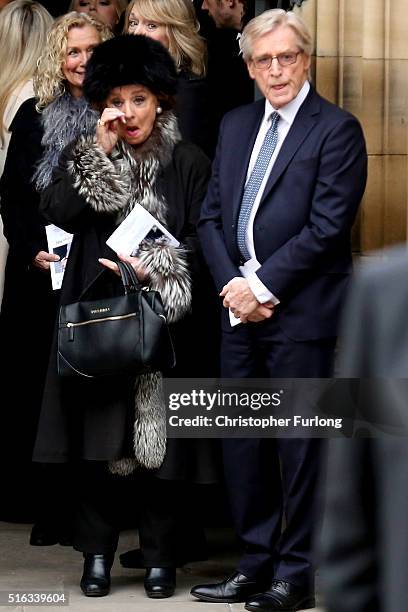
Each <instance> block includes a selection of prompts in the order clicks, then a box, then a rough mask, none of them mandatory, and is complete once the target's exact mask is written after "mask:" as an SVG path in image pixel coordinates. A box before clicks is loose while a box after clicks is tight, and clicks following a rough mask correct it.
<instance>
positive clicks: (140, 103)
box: [96, 85, 159, 282]
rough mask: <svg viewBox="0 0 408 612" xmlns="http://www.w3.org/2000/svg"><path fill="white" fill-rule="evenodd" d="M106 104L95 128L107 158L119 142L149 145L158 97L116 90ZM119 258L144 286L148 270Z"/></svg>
mask: <svg viewBox="0 0 408 612" xmlns="http://www.w3.org/2000/svg"><path fill="white" fill-rule="evenodd" d="M106 104H107V106H106V108H105V109H104V111H103V113H102V115H101V118H100V121H99V122H98V125H97V128H96V139H97V142H98V145H99V146H100V148H101V149H102V150H103V151H104V152H105V153H106V155H110V154H111V153H112V151H113V149H114V148H115V146H116V144H117V142H118V140H119V139H123V140H125V141H126V142H127V143H128V144H130V145H132V146H133V147H138V146H140V145H141V144H143V143H144V142H146V140H147V139H148V138H149V136H150V134H151V133H152V130H153V127H154V123H155V119H156V112H157V107H158V106H159V103H158V100H157V98H156V96H155V95H154V94H153V93H152V92H151V91H150V90H149V89H147V88H146V87H143V86H141V85H125V86H123V87H116V88H114V89H113V90H112V91H111V92H110V94H109V96H108V99H107V101H106ZM118 256H119V259H120V260H122V261H127V262H129V263H130V264H131V265H132V266H133V268H134V270H135V272H136V275H137V277H138V279H139V280H140V281H141V282H143V281H145V280H146V279H147V273H146V270H145V269H144V268H143V267H142V266H141V265H140V259H139V258H138V257H132V256H130V255H123V254H118ZM99 262H100V263H101V264H102V265H103V266H105V267H106V268H108V269H109V270H112V271H113V272H116V274H119V270H118V266H117V264H116V263H115V262H114V261H111V260H110V259H104V258H102V259H99Z"/></svg>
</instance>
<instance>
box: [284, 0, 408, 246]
mask: <svg viewBox="0 0 408 612" xmlns="http://www.w3.org/2000/svg"><path fill="white" fill-rule="evenodd" d="M295 11H297V12H298V13H299V14H300V15H301V16H302V17H303V18H304V19H305V21H306V22H307V23H308V25H309V27H310V28H311V30H312V32H313V33H314V37H315V41H316V58H315V66H314V81H315V84H316V87H317V89H318V91H319V92H320V93H321V94H322V95H324V96H326V97H327V98H329V99H330V100H332V101H333V102H335V103H337V104H339V105H340V106H342V107H344V108H346V109H347V110H349V111H350V112H352V113H353V114H355V115H356V116H357V117H358V118H359V119H360V121H361V123H362V125H363V129H364V132H365V135H366V139H367V147H368V152H369V181H368V187H367V191H366V195H365V197H364V201H363V205H362V209H361V214H360V217H359V220H358V222H357V223H356V227H355V231H354V241H353V242H354V248H355V250H356V251H357V252H360V253H362V254H365V253H367V252H370V251H372V250H373V249H380V248H383V247H384V246H387V245H390V244H394V243H397V242H403V241H406V240H407V222H408V221H407V219H408V217H407V207H408V181H407V176H408V174H407V164H408V156H407V153H408V130H407V122H408V1H407V0H305V2H304V4H303V5H302V7H301V8H295Z"/></svg>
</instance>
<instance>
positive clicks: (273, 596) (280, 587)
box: [245, 580, 316, 612]
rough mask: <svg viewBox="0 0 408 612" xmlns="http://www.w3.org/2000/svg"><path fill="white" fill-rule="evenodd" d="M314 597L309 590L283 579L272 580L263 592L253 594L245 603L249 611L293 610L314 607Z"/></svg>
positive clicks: (282, 611) (272, 611)
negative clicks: (267, 588)
mask: <svg viewBox="0 0 408 612" xmlns="http://www.w3.org/2000/svg"><path fill="white" fill-rule="evenodd" d="M315 605H316V604H315V598H314V595H313V594H312V593H310V591H307V590H306V589H302V588H300V587H296V586H294V585H293V584H290V583H289V582H285V581H284V580H274V581H273V582H272V585H271V588H270V589H269V590H268V591H266V592H265V593H260V594H259V595H255V597H253V598H252V599H250V600H248V601H247V602H246V604H245V610H250V611H251V612H264V611H265V612H294V611H295V610H308V609H309V608H314V607H315Z"/></svg>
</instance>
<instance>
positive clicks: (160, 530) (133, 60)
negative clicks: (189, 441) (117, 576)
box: [35, 36, 214, 598]
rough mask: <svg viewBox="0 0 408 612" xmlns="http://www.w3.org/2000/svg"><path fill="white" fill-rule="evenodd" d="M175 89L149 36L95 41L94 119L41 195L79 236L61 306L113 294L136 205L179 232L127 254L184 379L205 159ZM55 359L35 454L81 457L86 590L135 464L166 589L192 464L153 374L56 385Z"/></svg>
mask: <svg viewBox="0 0 408 612" xmlns="http://www.w3.org/2000/svg"><path fill="white" fill-rule="evenodd" d="M176 86H177V73H176V69H175V66H174V63H173V60H172V59H171V57H170V55H169V54H168V52H167V51H166V49H165V48H164V47H163V46H162V45H161V44H159V43H158V42H156V41H154V40H151V39H149V38H147V37H144V36H122V37H118V38H116V39H112V40H110V41H107V42H105V43H103V44H102V45H100V46H99V47H98V48H97V49H95V51H94V53H93V56H92V58H91V60H90V61H89V63H88V65H87V72H86V78H85V82H84V92H85V95H86V97H87V98H88V100H89V101H90V102H91V103H92V104H93V105H94V106H95V107H96V108H97V109H98V110H99V112H100V113H101V117H100V120H99V122H98V126H97V128H96V132H95V134H94V136H92V137H82V138H80V139H79V140H77V141H76V142H75V143H73V145H72V146H70V147H68V148H67V149H66V150H65V151H64V152H63V154H62V157H61V159H60V163H59V167H58V169H57V170H56V171H55V172H54V176H53V182H52V184H51V185H50V187H48V189H46V191H45V192H44V194H43V198H42V211H43V213H44V215H45V217H46V218H47V219H48V221H49V222H52V223H55V224H56V225H58V226H59V227H62V228H63V229H65V230H67V231H69V232H72V233H75V237H74V241H73V243H72V247H71V251H70V256H69V259H68V263H67V267H66V272H65V277H64V283H63V286H62V290H61V293H62V297H61V301H62V303H63V304H67V303H71V302H73V301H77V300H78V299H79V298H80V296H81V294H82V293H83V292H84V291H85V289H87V287H89V286H92V287H94V290H95V294H97V293H96V292H97V291H98V287H97V286H96V285H99V290H100V289H101V288H102V290H103V292H104V294H106V293H107V292H108V291H109V290H112V291H118V287H119V286H120V280H119V278H118V277H117V275H116V274H115V273H114V271H115V270H116V269H117V266H116V263H115V259H116V255H115V254H114V253H113V251H111V250H110V248H109V247H108V246H107V245H106V239H107V238H108V237H109V235H110V234H111V233H112V232H113V231H114V229H115V227H117V225H118V224H119V223H120V221H121V220H122V219H123V218H124V217H125V216H126V215H127V214H128V213H129V212H130V211H131V210H132V208H133V207H134V205H135V204H136V203H138V204H140V205H141V206H143V207H144V208H146V209H147V210H148V211H149V212H150V213H151V214H153V215H154V216H155V217H156V218H157V219H158V220H159V221H160V222H161V223H163V224H164V225H165V226H166V227H167V228H168V230H169V231H170V232H171V233H172V234H173V235H174V236H175V237H176V238H177V240H178V241H179V242H180V246H179V247H174V246H169V245H167V244H163V243H157V242H154V241H145V242H144V243H142V247H141V250H140V253H139V255H138V257H127V258H124V259H127V260H128V261H130V262H131V263H132V265H133V266H134V268H135V270H136V273H137V275H138V277H139V279H140V281H141V282H142V283H148V284H149V286H150V287H151V288H152V289H156V290H158V291H160V293H161V297H162V300H163V303H164V306H165V309H166V312H167V319H168V321H169V322H170V323H171V324H173V327H174V331H175V333H174V337H175V344H176V357H177V360H178V368H179V369H178V370H177V371H176V374H178V375H179V376H188V375H193V374H192V371H191V370H190V371H188V370H187V369H186V368H185V364H186V363H188V362H191V361H192V359H191V358H192V355H191V353H189V354H188V355H185V354H184V355H183V350H182V348H181V347H182V345H183V344H184V345H185V344H186V334H187V335H188V336H189V340H190V342H194V337H192V332H191V328H189V327H188V319H189V312H190V310H191V306H192V282H193V281H194V280H196V279H197V276H196V273H197V269H198V267H199V266H198V257H197V249H198V245H197V238H196V230H195V226H196V222H197V219H198V216H199V211H200V207H201V202H202V200H203V198H204V195H205V191H206V185H207V180H208V176H209V171H210V165H209V161H208V160H207V158H206V157H205V156H204V154H203V153H202V152H201V151H200V150H199V149H198V148H197V147H195V146H194V145H192V144H187V143H185V142H182V141H181V138H180V134H179V130H178V126H177V120H176V118H175V115H174V114H173V110H172V109H173V107H174V94H175V92H176ZM110 270H113V272H111V271H110ZM95 279H98V280H97V282H96V283H95V284H93V282H94V281H95ZM87 296H88V297H87V299H92V295H89V294H88V293H87ZM54 350H55V349H54ZM50 364H51V365H50V370H49V373H48V379H47V384H46V394H45V401H44V403H43V410H42V414H41V419H40V427H39V433H38V437H37V444H36V450H35V458H36V459H37V460H39V461H60V462H66V461H68V460H69V459H70V458H71V457H75V458H76V459H77V460H79V461H80V465H81V474H82V492H83V493H82V496H81V500H80V504H79V507H78V516H77V519H78V520H77V530H76V533H75V534H74V547H75V548H76V549H77V550H79V551H81V552H82V553H83V554H84V557H85V563H84V573H83V576H82V580H81V588H82V591H83V592H84V594H85V595H87V596H103V595H107V594H108V592H109V588H110V570H111V566H112V563H113V559H114V553H115V550H116V546H117V542H118V531H117V528H116V527H115V525H114V523H113V521H112V517H111V516H110V514H109V511H108V507H109V502H110V500H109V499H106V490H107V487H105V485H104V482H106V479H107V478H108V467H109V469H110V472H114V473H116V474H122V475H127V474H129V473H130V472H132V471H134V470H135V468H136V472H135V475H133V478H135V479H136V481H137V486H138V488H137V491H138V498H137V500H138V504H139V508H138V510H139V537H140V544H141V549H142V554H143V557H144V565H145V567H146V568H147V569H146V576H145V589H146V593H147V595H148V596H149V597H154V598H163V597H169V596H171V595H172V594H173V592H174V589H175V567H176V565H177V559H176V540H177V534H176V529H175V524H176V518H177V517H176V516H175V513H176V508H175V505H174V504H175V502H176V500H177V498H179V491H180V487H181V484H180V482H179V484H177V482H176V481H180V480H183V479H185V478H190V477H191V478H192V479H194V478H195V476H196V474H187V472H188V470H189V469H190V468H191V466H192V465H193V464H194V461H189V460H188V459H187V458H186V456H185V455H184V454H183V452H184V451H180V453H181V454H180V453H179V454H178V451H177V452H174V447H171V445H169V443H167V446H166V440H165V439H164V438H163V435H162V434H161V433H160V432H161V431H163V429H162V425H163V418H164V415H163V408H164V406H162V405H160V402H159V405H158V402H157V397H158V396H159V395H158V391H160V385H161V374H160V373H155V374H145V375H142V376H139V377H138V378H137V379H136V380H135V377H134V376H131V375H125V374H124V375H123V376H120V377H117V378H116V379H112V378H109V380H106V379H98V380H97V381H96V382H95V381H92V380H91V381H89V380H84V381H82V380H78V381H76V380H75V381H72V380H70V381H69V383H68V382H67V384H64V385H63V384H62V383H61V381H60V380H59V379H58V377H57V373H56V359H55V356H53V357H52V358H51V361H50ZM176 368H177V366H176ZM196 373H197V372H196ZM64 382H65V381H64ZM135 424H136V426H135ZM134 431H135V432H136V433H134ZM149 432H150V433H149ZM168 442H172V441H168ZM176 442H178V441H176ZM202 467H203V466H202ZM186 470H187V472H186ZM200 473H201V476H200V478H201V479H203V480H204V481H205V482H210V481H211V480H212V479H213V477H214V474H213V472H212V465H211V462H210V460H208V462H207V463H206V465H205V466H204V467H203V469H201V468H200ZM104 492H105V496H104ZM135 511H136V509H135Z"/></svg>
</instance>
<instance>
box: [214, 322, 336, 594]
mask: <svg viewBox="0 0 408 612" xmlns="http://www.w3.org/2000/svg"><path fill="white" fill-rule="evenodd" d="M334 345H335V339H334V338H330V339H324V340H320V341H313V342H294V341H293V340H291V339H290V338H288V337H287V336H286V335H285V334H284V332H283V331H282V330H281V329H280V327H279V325H278V324H277V323H276V321H274V319H273V317H272V318H271V319H270V320H268V321H265V322H263V323H254V324H246V325H240V326H239V327H236V328H235V329H233V330H231V332H230V333H228V332H224V333H223V338H222V352H221V371H222V376H223V377H225V378H248V377H266V378H268V377H276V378H314V377H316V378H323V377H327V376H330V374H331V371H332V363H333V353H334ZM319 456H320V440H317V439H314V440H312V439H285V438H275V439H270V438H269V439H268V438H264V439H225V440H223V459H224V471H225V478H226V483H227V489H228V494H229V499H230V504H231V511H232V515H233V519H234V524H235V528H236V530H237V533H238V536H239V537H240V539H241V541H242V542H243V544H244V546H245V552H244V555H243V557H242V558H241V560H240V563H239V566H238V570H239V571H240V572H242V573H243V574H245V575H246V576H248V577H250V578H256V577H258V578H260V577H263V578H266V579H269V580H271V579H275V580H286V581H287V582H290V583H292V584H294V585H297V586H302V587H309V588H311V589H313V585H314V569H315V568H314V559H313V556H312V539H313V529H314V527H315V525H316V519H317V517H316V507H315V504H316V485H317V478H318V470H319ZM237 466H239V468H237ZM283 519H284V521H285V527H284V528H283Z"/></svg>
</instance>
